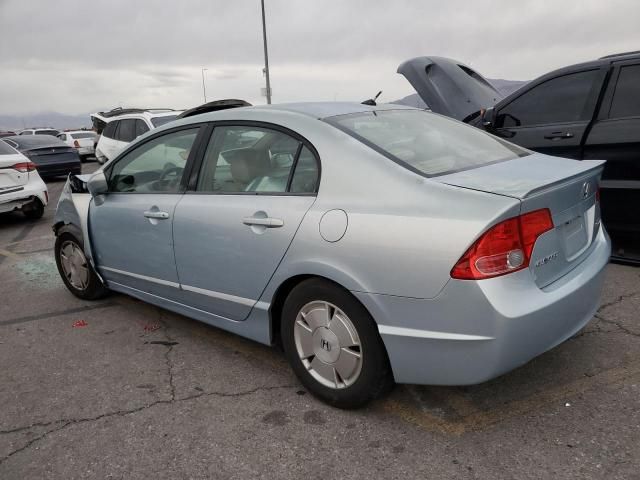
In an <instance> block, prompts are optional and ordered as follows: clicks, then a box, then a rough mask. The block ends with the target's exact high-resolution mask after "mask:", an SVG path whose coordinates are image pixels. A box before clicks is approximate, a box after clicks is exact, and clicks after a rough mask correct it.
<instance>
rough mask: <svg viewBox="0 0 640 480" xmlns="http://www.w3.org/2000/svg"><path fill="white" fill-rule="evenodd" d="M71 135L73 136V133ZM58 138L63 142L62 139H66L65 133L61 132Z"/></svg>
mask: <svg viewBox="0 0 640 480" xmlns="http://www.w3.org/2000/svg"><path fill="white" fill-rule="evenodd" d="M72 137H73V135H72ZM58 138H59V139H60V140H62V141H63V142H64V141H66V140H67V135H66V134H64V133H63V134H62V135H58Z"/></svg>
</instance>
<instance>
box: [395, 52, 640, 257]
mask: <svg viewBox="0 0 640 480" xmlns="http://www.w3.org/2000/svg"><path fill="white" fill-rule="evenodd" d="M398 72H399V73H401V74H403V75H404V76H405V77H406V78H407V79H408V80H409V82H410V83H411V84H412V85H413V87H414V88H415V89H416V91H417V92H418V94H419V95H420V97H421V98H422V100H424V102H425V103H426V104H427V105H429V107H430V108H431V109H432V110H433V111H434V112H437V113H442V114H444V115H448V116H451V117H453V118H457V119H458V120H462V121H465V122H468V123H469V124H471V125H475V126H477V127H479V128H484V129H486V130H488V131H490V132H491V133H493V134H495V135H498V136H500V137H503V138H506V139H508V140H509V141H511V142H513V143H516V144H518V145H522V146H523V147H526V148H529V149H531V150H535V151H538V152H541V153H546V154H549V155H556V156H562V157H568V158H575V159H578V160H583V159H603V160H607V163H606V165H605V169H604V173H603V177H602V182H601V185H600V186H601V199H602V203H601V205H602V218H603V221H604V223H605V225H606V226H607V229H608V230H609V231H610V233H612V237H613V239H614V244H615V243H616V242H615V240H616V236H618V235H622V236H627V235H631V237H634V238H636V239H637V238H638V237H637V235H638V233H640V51H639V52H631V53H622V54H617V55H609V56H606V57H602V58H600V59H598V60H595V61H592V62H587V63H581V64H578V65H573V66H570V67H565V68H561V69H559V70H555V71H553V72H551V73H547V74H546V75H543V76H541V77H539V78H537V79H535V80H533V81H531V82H529V83H527V84H525V85H524V86H522V87H521V88H520V89H518V90H517V91H515V92H514V93H512V94H510V95H509V96H507V97H506V98H501V95H500V94H499V93H498V91H497V90H496V89H495V88H494V87H493V86H492V85H491V84H490V83H489V82H488V81H487V80H486V79H485V78H484V77H482V75H480V74H478V73H477V72H475V71H474V70H472V69H471V68H470V67H468V66H466V65H464V64H462V63H460V62H456V61H455V60H451V59H447V58H441V57H418V58H414V59H412V60H409V61H407V62H404V63H403V64H402V65H400V67H399V68H398ZM632 248H633V247H632ZM628 253H629V252H628V251H627V252H626V253H625V251H620V250H619V249H618V250H617V251H616V250H615V249H614V256H615V255H616V254H617V255H618V256H622V257H624V256H625V255H626V254H628ZM627 259H630V258H627ZM638 260H640V257H638Z"/></svg>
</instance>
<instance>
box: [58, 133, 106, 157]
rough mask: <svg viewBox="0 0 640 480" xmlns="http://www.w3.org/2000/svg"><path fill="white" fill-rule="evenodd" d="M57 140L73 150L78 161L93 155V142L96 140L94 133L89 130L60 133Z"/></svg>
mask: <svg viewBox="0 0 640 480" xmlns="http://www.w3.org/2000/svg"><path fill="white" fill-rule="evenodd" d="M58 138H59V139H60V140H62V141H63V142H64V143H66V144H67V145H69V146H70V147H73V148H75V149H76V150H77V151H78V155H80V161H82V162H84V161H85V159H86V158H87V157H88V156H90V155H93V154H94V153H95V151H96V150H95V142H96V140H97V138H98V136H97V135H96V133H95V132H92V131H91V130H73V131H69V132H62V133H61V134H59V135H58Z"/></svg>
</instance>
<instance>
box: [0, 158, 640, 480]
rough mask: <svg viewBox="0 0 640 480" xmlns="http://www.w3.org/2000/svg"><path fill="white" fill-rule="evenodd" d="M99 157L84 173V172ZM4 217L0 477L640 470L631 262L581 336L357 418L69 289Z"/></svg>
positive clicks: (616, 473)
mask: <svg viewBox="0 0 640 480" xmlns="http://www.w3.org/2000/svg"><path fill="white" fill-rule="evenodd" d="M95 168H96V165H95V164H91V163H89V164H86V165H85V170H88V171H92V170H93V169H95ZM62 186H63V181H62V180H60V181H53V182H49V188H50V195H51V197H52V199H53V202H52V205H51V206H49V207H48V208H47V211H46V214H45V218H44V219H42V220H40V221H37V222H31V221H27V220H25V219H24V218H23V217H22V216H21V215H17V214H11V215H2V216H0V285H1V287H2V288H1V292H2V297H1V298H2V302H0V366H1V368H0V386H1V388H0V405H1V406H2V408H0V478H2V479H3V480H10V479H32V478H33V479H42V478H55V479H74V478H100V479H102V478H122V479H138V478H140V479H142V478H154V479H163V478H171V479H177V478H225V479H226V478H239V479H240V478H269V479H271V478H277V479H280V478H282V479H299V478H322V479H328V478H390V479H391V478H406V479H409V478H420V479H425V478H460V479H502V478H504V479H511V478H517V479H529V478H531V479H539V478H562V479H566V478H580V479H589V478H606V479H608V480H610V479H634V478H640V355H639V353H640V319H639V314H638V312H639V310H640V268H634V267H627V266H622V265H609V267H608V269H607V280H606V284H605V289H604V294H603V302H602V307H601V308H600V310H599V311H598V313H597V315H596V316H595V318H594V319H593V320H592V322H591V323H590V324H589V325H588V326H587V327H586V328H585V329H584V330H583V331H581V332H580V333H578V334H577V335H576V336H575V337H573V338H572V339H570V340H569V341H567V342H565V343H564V344H562V345H560V346H559V347H557V348H555V349H553V350H551V351H549V352H547V353H546V354H544V355H542V356H540V357H538V358H537V359H535V360H533V361H532V362H530V363H529V364H527V365H525V366H523V367H521V368H519V369H517V370H515V371H514V372H511V373H509V374H507V375H505V376H503V377H501V378H498V379H496V380H493V381H491V382H488V383H485V384H482V385H478V386H473V387H464V388H462V387H460V388H451V387H446V388H445V387H416V386H399V387H397V388H396V389H395V390H394V391H393V392H392V394H391V395H389V396H388V397H386V398H384V399H381V400H380V401H378V402H376V403H374V404H373V405H371V406H370V407H368V408H365V409H363V410H359V411H349V412H347V411H340V410H336V409H333V408H330V407H328V406H326V405H324V404H322V403H320V402H318V401H317V400H315V399H314V398H313V397H311V396H310V395H309V394H307V393H306V392H305V391H304V389H303V388H302V387H301V385H300V384H299V383H298V382H297V380H296V379H295V377H294V376H293V374H292V373H291V372H290V370H289V368H288V366H287V364H286V362H285V360H284V358H283V356H282V354H281V353H280V352H278V351H277V350H275V349H271V348H268V347H265V346H262V345H259V344H256V343H254V342H251V341H249V340H245V339H242V338H240V337H237V336H234V335H231V334H228V333H226V332H223V331H221V330H218V329H215V328H212V327H209V326H206V325H204V324H201V323H198V322H196V321H193V320H190V319H188V318H185V317H182V316H179V315H175V314H173V313H170V312H167V311H163V310H161V309H158V308H156V307H153V306H150V305H147V304H144V303H141V302H139V301H136V300H134V299H131V298H128V297H125V296H122V295H115V294H114V295H111V296H110V297H108V298H106V299H104V300H101V301H99V302H93V303H92V302H84V301H81V300H78V299H76V298H75V297H73V296H72V295H71V294H70V293H68V292H67V291H66V289H65V288H64V286H63V284H62V282H61V281H60V280H59V278H58V274H57V271H56V268H55V261H54V259H53V249H52V247H53V234H52V232H51V228H50V226H51V223H52V217H53V212H54V208H55V202H56V200H57V197H58V195H59V193H60V191H61V189H62Z"/></svg>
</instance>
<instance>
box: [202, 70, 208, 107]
mask: <svg viewBox="0 0 640 480" xmlns="http://www.w3.org/2000/svg"><path fill="white" fill-rule="evenodd" d="M207 70H209V69H208V68H203V69H202V96H203V97H204V103H207V88H206V87H205V86H204V72H206V71H207Z"/></svg>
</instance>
